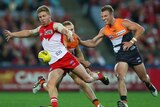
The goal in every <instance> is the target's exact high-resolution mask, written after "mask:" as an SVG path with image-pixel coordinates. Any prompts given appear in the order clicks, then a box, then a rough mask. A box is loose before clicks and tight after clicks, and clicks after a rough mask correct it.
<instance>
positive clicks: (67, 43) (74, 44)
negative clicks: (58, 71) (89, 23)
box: [63, 34, 79, 50]
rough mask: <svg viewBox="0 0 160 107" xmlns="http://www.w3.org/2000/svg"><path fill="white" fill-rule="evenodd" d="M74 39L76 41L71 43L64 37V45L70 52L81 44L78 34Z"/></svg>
mask: <svg viewBox="0 0 160 107" xmlns="http://www.w3.org/2000/svg"><path fill="white" fill-rule="evenodd" d="M73 39H74V41H72V42H69V41H68V40H67V37H66V36H64V37H63V41H64V45H65V47H66V48H67V49H68V50H70V49H73V48H76V47H77V46H78V44H79V39H78V36H77V35H76V34H74V35H73Z"/></svg>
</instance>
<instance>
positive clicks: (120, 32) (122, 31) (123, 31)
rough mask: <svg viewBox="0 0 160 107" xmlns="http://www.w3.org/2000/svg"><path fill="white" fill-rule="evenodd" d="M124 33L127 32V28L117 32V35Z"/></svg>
mask: <svg viewBox="0 0 160 107" xmlns="http://www.w3.org/2000/svg"><path fill="white" fill-rule="evenodd" d="M124 33H126V30H125V29H124V30H121V31H119V32H117V33H116V35H117V36H120V35H122V34H124Z"/></svg>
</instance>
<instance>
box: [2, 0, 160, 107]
mask: <svg viewBox="0 0 160 107" xmlns="http://www.w3.org/2000/svg"><path fill="white" fill-rule="evenodd" d="M42 4H45V5H47V6H49V7H50V8H51V10H52V14H53V16H52V17H53V20H54V21H58V22H63V21H65V20H70V21H72V22H73V23H74V24H75V27H76V32H77V34H78V35H79V36H80V37H81V39H83V40H85V39H89V38H92V37H94V36H95V35H96V34H97V33H98V31H99V29H100V28H101V27H102V26H103V25H104V24H103V22H102V20H101V17H100V8H101V6H103V5H105V4H111V5H112V6H113V7H114V9H115V16H116V17H121V18H128V19H131V20H132V21H135V22H137V23H139V24H141V25H142V26H143V27H144V28H145V29H146V31H145V34H144V35H143V37H142V38H140V39H139V41H138V46H139V50H140V52H141V55H142V57H143V59H144V63H145V66H146V67H147V72H148V73H149V75H150V76H151V80H152V82H153V83H154V84H155V86H156V87H157V88H158V90H160V84H159V81H160V1H159V0H67V1H66V0H44V1H42V0H0V101H1V102H0V107H20V106H21V105H24V106H25V107H36V106H37V105H40V104H43V103H42V102H41V100H44V105H45V104H47V103H49V101H48V100H47V99H48V96H47V94H46V93H42V94H39V95H37V96H33V95H32V94H31V89H32V86H33V83H34V82H35V81H36V79H37V77H38V76H39V75H43V76H45V77H47V71H48V66H47V65H46V64H43V63H40V62H39V61H38V59H37V54H38V52H39V51H40V50H42V47H41V44H40V41H39V39H38V37H37V38H26V39H18V38H16V39H12V40H10V41H9V42H6V40H5V36H4V35H3V30H4V29H8V30H10V31H18V30H23V29H33V28H35V27H37V26H38V25H39V23H38V19H37V16H36V11H35V10H36V9H37V7H38V6H40V5H42ZM81 49H82V50H83V53H84V55H85V58H86V59H87V60H89V61H90V62H91V63H92V70H93V71H94V72H96V71H100V72H103V73H104V74H107V75H108V76H109V78H110V81H111V84H110V85H109V86H104V85H103V84H101V83H100V82H99V81H98V82H95V83H93V84H92V86H93V88H94V89H95V91H96V93H97V95H98V97H99V98H100V99H101V100H102V102H104V104H105V103H109V104H108V105H109V106H115V103H116V100H118V93H117V91H116V90H117V84H116V78H115V77H114V74H113V67H114V63H115V59H114V54H113V50H112V45H111V43H110V42H109V40H108V39H105V40H104V41H103V42H102V43H101V44H100V45H99V46H98V47H96V48H94V49H93V48H85V47H81ZM126 83H127V87H128V89H129V93H131V94H129V97H131V98H129V100H131V103H130V105H131V106H130V107H139V106H140V107H143V106H144V107H145V106H147V105H148V107H149V105H150V102H152V103H153V102H154V104H155V105H152V107H158V106H157V105H160V98H159V97H158V98H154V99H153V100H154V101H152V96H150V94H148V93H147V91H148V90H146V88H145V86H144V85H143V83H142V82H141V81H140V80H139V79H138V77H137V76H136V74H135V73H134V72H133V71H132V70H131V69H130V70H129V73H128V74H127V77H126ZM60 90H61V93H60V96H62V97H60V98H61V99H65V97H66V96H68V95H69V97H70V98H72V95H73V96H74V95H75V94H76V95H77V91H79V92H80V93H79V94H78V95H81V97H82V100H83V101H82V102H77V104H81V103H82V106H80V107H89V106H91V104H90V103H89V100H87V98H83V97H84V96H83V94H81V91H80V89H79V87H78V86H77V85H75V84H74V82H73V81H72V80H71V79H70V77H68V76H66V77H65V78H64V80H63V82H62V84H61V86H60ZM17 91H22V92H17ZM26 91H27V92H26ZM64 91H70V92H71V91H74V93H73V94H72V93H69V94H68V92H64ZM132 91H134V92H132ZM135 91H136V92H135ZM63 92H64V93H63ZM61 94H62V95H61ZM27 95H28V96H27ZM15 96H17V97H15ZM63 96H64V97H63ZM20 97H22V98H23V99H24V100H20V99H19V98H20ZM39 97H40V99H39V101H37V100H36V103H35V102H34V101H33V100H35V99H36V98H39ZM75 97H78V98H81V97H80V96H75ZM137 97H138V98H139V97H141V99H145V100H146V101H142V102H141V103H137V101H139V99H138V98H137ZM13 98H15V99H13ZM85 99H86V100H85ZM25 100H29V102H30V103H26V102H25ZM65 100H67V99H65ZM72 100H73V102H76V101H74V100H75V99H71V100H68V101H67V102H64V100H60V103H61V102H62V103H61V105H62V106H61V107H66V106H65V104H67V103H69V104H71V102H72ZM19 101H21V103H19ZM7 102H11V103H7ZM73 102H72V103H73ZM135 102H136V103H135ZM32 104H33V105H32ZM63 104H64V105H63ZM75 104H76V103H75ZM83 104H84V105H83ZM86 104H87V105H86ZM89 104H90V105H89ZM69 106H70V107H72V106H73V107H75V106H74V105H72V104H71V105H69ZM77 107H78V106H77ZM150 107H151V105H150Z"/></svg>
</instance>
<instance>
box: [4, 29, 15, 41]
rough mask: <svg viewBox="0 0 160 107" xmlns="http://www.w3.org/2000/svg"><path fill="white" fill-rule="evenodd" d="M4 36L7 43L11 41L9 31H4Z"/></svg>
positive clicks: (11, 35)
mask: <svg viewBox="0 0 160 107" xmlns="http://www.w3.org/2000/svg"><path fill="white" fill-rule="evenodd" d="M4 35H5V36H6V40H7V41H9V39H11V38H12V37H13V36H14V35H13V34H12V33H11V32H10V31H9V30H5V31H4Z"/></svg>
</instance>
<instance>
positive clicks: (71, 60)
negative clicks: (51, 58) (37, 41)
mask: <svg viewBox="0 0 160 107" xmlns="http://www.w3.org/2000/svg"><path fill="white" fill-rule="evenodd" d="M79 64H80V63H79V62H78V60H77V59H76V58H75V57H74V56H73V55H72V54H71V53H69V52H67V53H66V54H65V55H64V56H63V57H62V58H61V59H59V60H58V61H57V62H55V63H53V64H51V65H50V71H52V70H54V69H57V68H60V69H63V70H72V69H74V68H75V67H77V66H78V65H79Z"/></svg>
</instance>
